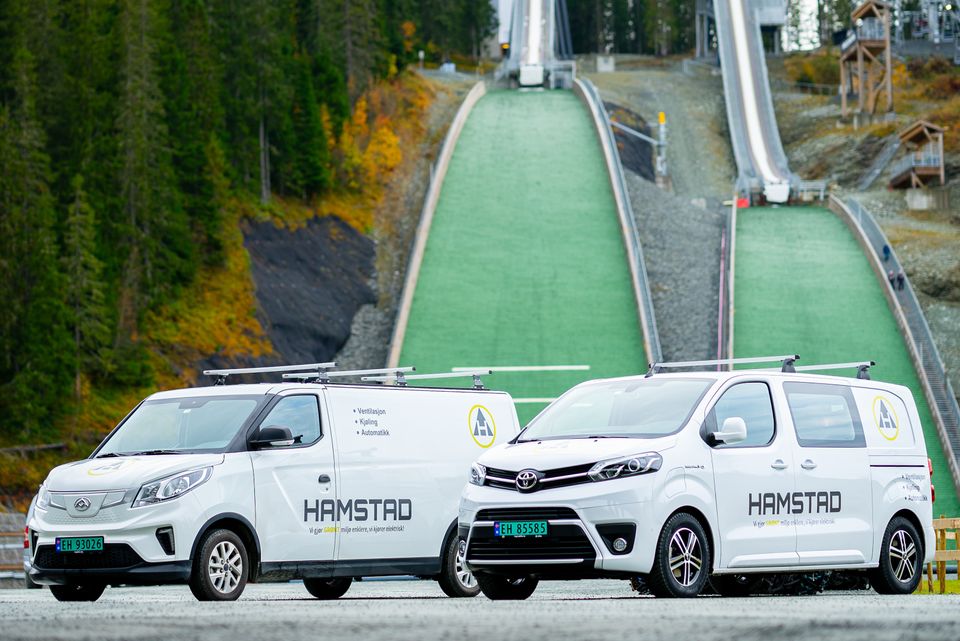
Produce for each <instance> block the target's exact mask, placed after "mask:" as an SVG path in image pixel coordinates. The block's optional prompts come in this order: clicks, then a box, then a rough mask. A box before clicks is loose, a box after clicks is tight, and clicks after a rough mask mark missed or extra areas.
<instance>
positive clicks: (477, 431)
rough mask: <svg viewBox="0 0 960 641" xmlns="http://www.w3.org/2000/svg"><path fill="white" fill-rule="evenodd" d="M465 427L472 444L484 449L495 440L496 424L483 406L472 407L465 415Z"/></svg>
mask: <svg viewBox="0 0 960 641" xmlns="http://www.w3.org/2000/svg"><path fill="white" fill-rule="evenodd" d="M467 427H468V428H469V429H470V436H471V437H473V442H474V443H476V444H477V445H479V446H480V447H482V448H484V449H486V448H488V447H490V446H491V445H493V442H494V441H495V440H497V424H496V422H494V420H493V414H491V413H490V410H488V409H487V408H486V407H484V406H483V405H474V406H473V407H471V408H470V412H469V413H468V414H467Z"/></svg>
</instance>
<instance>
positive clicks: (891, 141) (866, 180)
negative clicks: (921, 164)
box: [857, 134, 900, 191]
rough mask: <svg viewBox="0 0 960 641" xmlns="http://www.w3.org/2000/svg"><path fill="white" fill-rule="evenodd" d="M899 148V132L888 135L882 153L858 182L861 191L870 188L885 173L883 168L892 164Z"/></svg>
mask: <svg viewBox="0 0 960 641" xmlns="http://www.w3.org/2000/svg"><path fill="white" fill-rule="evenodd" d="M899 149H900V136H898V135H897V134H890V135H889V136H887V141H886V142H885V143H884V145H883V149H881V150H880V154H879V155H877V157H876V158H874V160H873V164H872V165H870V168H869V169H868V170H867V173H865V174H864V175H863V177H862V178H861V179H860V182H859V183H858V184H857V189H859V190H860V191H863V190H865V189H869V188H870V185H872V184H873V183H874V181H876V180H877V178H879V177H880V174H882V173H883V170H884V169H886V168H887V165H889V164H890V161H891V160H893V157H894V156H895V155H896V154H897V151H899Z"/></svg>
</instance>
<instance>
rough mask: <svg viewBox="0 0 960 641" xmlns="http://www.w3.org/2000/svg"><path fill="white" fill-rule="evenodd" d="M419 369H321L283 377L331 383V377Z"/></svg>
mask: <svg viewBox="0 0 960 641" xmlns="http://www.w3.org/2000/svg"><path fill="white" fill-rule="evenodd" d="M415 371H417V368H416V367H413V366H410V367H381V368H377V369H344V370H336V371H333V372H328V371H325V370H321V371H319V372H300V373H296V374H284V375H283V378H286V379H296V380H299V381H300V382H304V383H306V382H310V383H329V382H330V379H331V378H347V377H350V376H368V375H373V374H392V375H395V376H403V375H404V374H406V373H407V372H415Z"/></svg>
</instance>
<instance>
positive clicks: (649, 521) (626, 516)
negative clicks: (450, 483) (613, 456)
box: [459, 479, 660, 579]
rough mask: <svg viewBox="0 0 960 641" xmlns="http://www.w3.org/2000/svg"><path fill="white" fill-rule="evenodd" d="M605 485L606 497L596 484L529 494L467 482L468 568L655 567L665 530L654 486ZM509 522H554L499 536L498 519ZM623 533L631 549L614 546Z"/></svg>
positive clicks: (607, 570) (463, 522)
mask: <svg viewBox="0 0 960 641" xmlns="http://www.w3.org/2000/svg"><path fill="white" fill-rule="evenodd" d="M624 481H626V479H624ZM604 485H605V487H603V488H602V489H604V490H608V491H607V492H605V493H602V494H601V495H599V496H598V494H597V489H599V488H598V486H597V485H590V486H579V487H570V488H563V489H557V490H545V491H541V492H533V493H529V494H522V493H519V492H512V491H510V490H503V489H499V488H491V487H479V486H475V485H471V486H468V487H467V488H466V489H465V490H464V493H463V496H462V499H461V503H460V520H459V531H460V534H461V536H462V537H464V538H465V539H466V540H467V553H466V559H465V561H466V565H467V567H468V568H469V569H470V570H471V571H473V572H478V573H487V574H499V575H506V576H527V575H534V576H539V577H541V578H558V579H577V578H592V577H614V578H625V577H629V576H636V575H638V574H647V573H649V572H650V569H651V568H652V567H653V559H654V554H655V550H656V539H657V537H658V536H659V534H660V524H659V522H658V519H657V518H654V515H653V504H652V502H651V501H650V497H649V487H648V486H647V484H645V483H640V484H637V483H636V482H628V483H624V482H622V481H605V482H604ZM506 520H517V521H547V527H548V531H547V534H546V535H545V536H542V537H524V538H520V539H504V538H500V537H496V536H495V535H494V524H495V523H496V522H498V521H506ZM611 531H612V532H615V534H613V535H611ZM616 538H624V540H626V541H627V547H626V549H625V550H623V551H615V550H614V548H613V545H612V544H613V541H614V540H615V539H616Z"/></svg>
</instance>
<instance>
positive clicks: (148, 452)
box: [127, 450, 184, 456]
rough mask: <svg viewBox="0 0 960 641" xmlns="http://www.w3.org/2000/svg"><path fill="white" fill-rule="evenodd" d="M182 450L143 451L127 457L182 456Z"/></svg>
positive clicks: (131, 453) (132, 453)
mask: <svg viewBox="0 0 960 641" xmlns="http://www.w3.org/2000/svg"><path fill="white" fill-rule="evenodd" d="M183 453H184V452H183V450H144V451H142V452H129V453H128V454H127V456H156V455H160V454H183Z"/></svg>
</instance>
